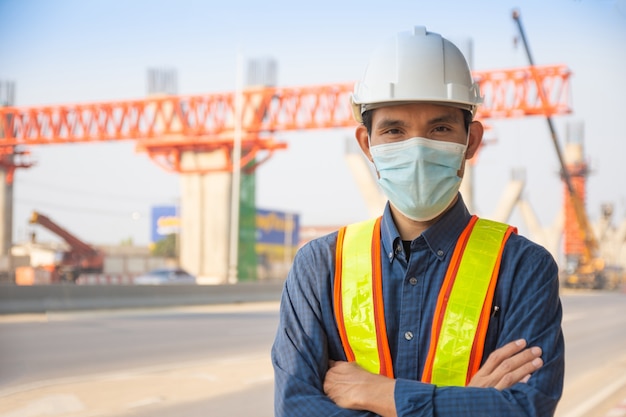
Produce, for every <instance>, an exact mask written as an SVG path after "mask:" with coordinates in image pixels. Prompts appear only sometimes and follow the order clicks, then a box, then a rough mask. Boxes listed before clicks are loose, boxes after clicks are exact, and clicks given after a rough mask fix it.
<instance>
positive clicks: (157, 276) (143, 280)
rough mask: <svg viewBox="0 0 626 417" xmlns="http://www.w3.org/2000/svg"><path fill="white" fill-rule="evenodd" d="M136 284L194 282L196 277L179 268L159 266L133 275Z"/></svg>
mask: <svg viewBox="0 0 626 417" xmlns="http://www.w3.org/2000/svg"><path fill="white" fill-rule="evenodd" d="M133 283H135V284H137V285H169V284H195V283H196V277H195V276H193V275H191V274H190V273H189V272H187V271H185V270H184V269H181V268H159V269H155V270H152V271H150V272H147V273H145V274H143V275H140V276H138V277H135V279H134V280H133Z"/></svg>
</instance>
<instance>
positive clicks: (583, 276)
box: [513, 10, 605, 289]
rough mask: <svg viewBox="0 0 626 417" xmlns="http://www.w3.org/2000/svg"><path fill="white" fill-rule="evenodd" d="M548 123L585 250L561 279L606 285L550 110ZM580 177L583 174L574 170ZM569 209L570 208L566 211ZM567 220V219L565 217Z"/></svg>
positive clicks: (541, 89)
mask: <svg viewBox="0 0 626 417" xmlns="http://www.w3.org/2000/svg"><path fill="white" fill-rule="evenodd" d="M513 20H514V21H515V22H516V23H517V27H518V29H519V33H520V37H521V39H522V43H523V44H524V49H525V51H526V56H527V58H528V62H529V64H530V73H531V75H532V79H533V80H534V82H535V84H536V90H537V94H538V97H539V98H540V100H541V102H542V103H545V104H546V105H547V106H550V101H549V98H548V94H549V92H547V91H546V89H545V82H544V80H542V79H541V77H540V76H539V75H538V74H537V71H536V68H537V67H535V62H534V60H533V57H532V54H531V52H530V46H529V44H528V41H527V39H526V33H525V31H524V28H523V26H522V22H521V16H520V12H519V10H513ZM543 114H544V116H545V118H546V121H547V123H548V129H549V130H550V136H551V138H552V144H553V145H554V149H555V151H556V155H557V158H558V161H559V164H560V166H561V178H562V179H563V182H564V184H565V188H566V198H567V202H568V203H569V204H567V205H566V215H567V214H568V212H573V214H574V216H575V221H576V223H577V230H578V233H579V239H580V241H581V242H582V245H581V246H582V251H580V253H573V254H567V253H566V254H565V255H566V257H567V258H568V259H567V261H568V265H567V266H566V268H565V271H564V273H565V276H564V277H563V279H562V281H563V283H564V284H565V285H568V286H573V287H591V288H596V289H599V288H603V286H604V281H605V279H604V261H603V259H602V258H600V257H599V256H598V251H599V245H598V241H597V240H596V238H595V235H594V232H593V230H592V228H591V224H590V222H589V218H588V216H587V212H586V210H585V206H584V204H583V201H582V199H581V196H580V195H579V194H578V193H577V190H576V187H575V186H574V181H573V180H572V175H571V172H570V169H569V167H568V166H567V165H566V163H565V159H564V157H563V152H562V151H561V147H560V145H559V139H558V137H557V133H556V129H555V128H554V123H553V122H552V117H551V114H549V112H544V113H543ZM575 174H576V175H577V176H578V177H580V173H575ZM567 209H569V210H567ZM566 221H567V219H566Z"/></svg>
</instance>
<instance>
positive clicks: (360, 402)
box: [324, 339, 543, 417]
mask: <svg viewBox="0 0 626 417" xmlns="http://www.w3.org/2000/svg"><path fill="white" fill-rule="evenodd" d="M542 365H543V360H542V359H541V348H539V347H536V346H535V347H530V348H527V347H526V341H525V340H524V339H520V340H516V341H514V342H511V343H508V344H506V345H504V346H503V347H501V348H500V349H497V350H495V351H493V352H492V353H491V354H490V355H489V358H488V359H487V361H486V362H485V363H484V365H483V366H482V367H481V368H480V369H479V371H478V372H477V373H476V375H474V377H473V378H472V380H471V381H470V383H469V385H468V386H470V387H478V388H495V389H497V390H499V391H501V390H503V389H506V388H509V387H511V386H513V385H514V384H516V383H518V382H527V381H528V379H529V378H530V377H531V375H532V373H533V372H534V371H536V370H537V369H539V368H540V367H541V366H542ZM394 390H395V380H394V379H392V378H388V377H385V376H382V375H376V374H372V373H370V372H368V371H366V370H364V369H363V368H361V367H360V366H359V365H357V364H356V363H354V362H343V361H330V366H329V369H328V372H327V373H326V378H325V379H324V392H325V393H326V395H327V396H328V397H329V398H330V399H331V400H333V402H334V403H335V404H337V405H339V406H340V407H343V408H348V409H353V410H368V411H371V412H373V413H376V414H378V415H380V416H383V417H395V416H396V415H397V413H396V407H395V401H394Z"/></svg>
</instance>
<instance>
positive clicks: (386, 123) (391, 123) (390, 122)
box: [376, 118, 407, 129]
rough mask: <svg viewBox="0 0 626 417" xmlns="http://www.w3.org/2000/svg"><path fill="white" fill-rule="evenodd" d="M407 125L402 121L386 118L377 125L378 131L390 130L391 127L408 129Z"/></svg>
mask: <svg viewBox="0 0 626 417" xmlns="http://www.w3.org/2000/svg"><path fill="white" fill-rule="evenodd" d="M406 126H407V124H406V122H404V121H403V120H400V119H389V118H385V119H382V120H381V121H379V122H378V123H377V124H376V129H388V128H390V127H406Z"/></svg>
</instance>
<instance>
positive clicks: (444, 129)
mask: <svg viewBox="0 0 626 417" xmlns="http://www.w3.org/2000/svg"><path fill="white" fill-rule="evenodd" d="M449 130H450V128H448V126H437V127H436V128H435V129H434V131H435V132H448V131H449Z"/></svg>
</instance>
